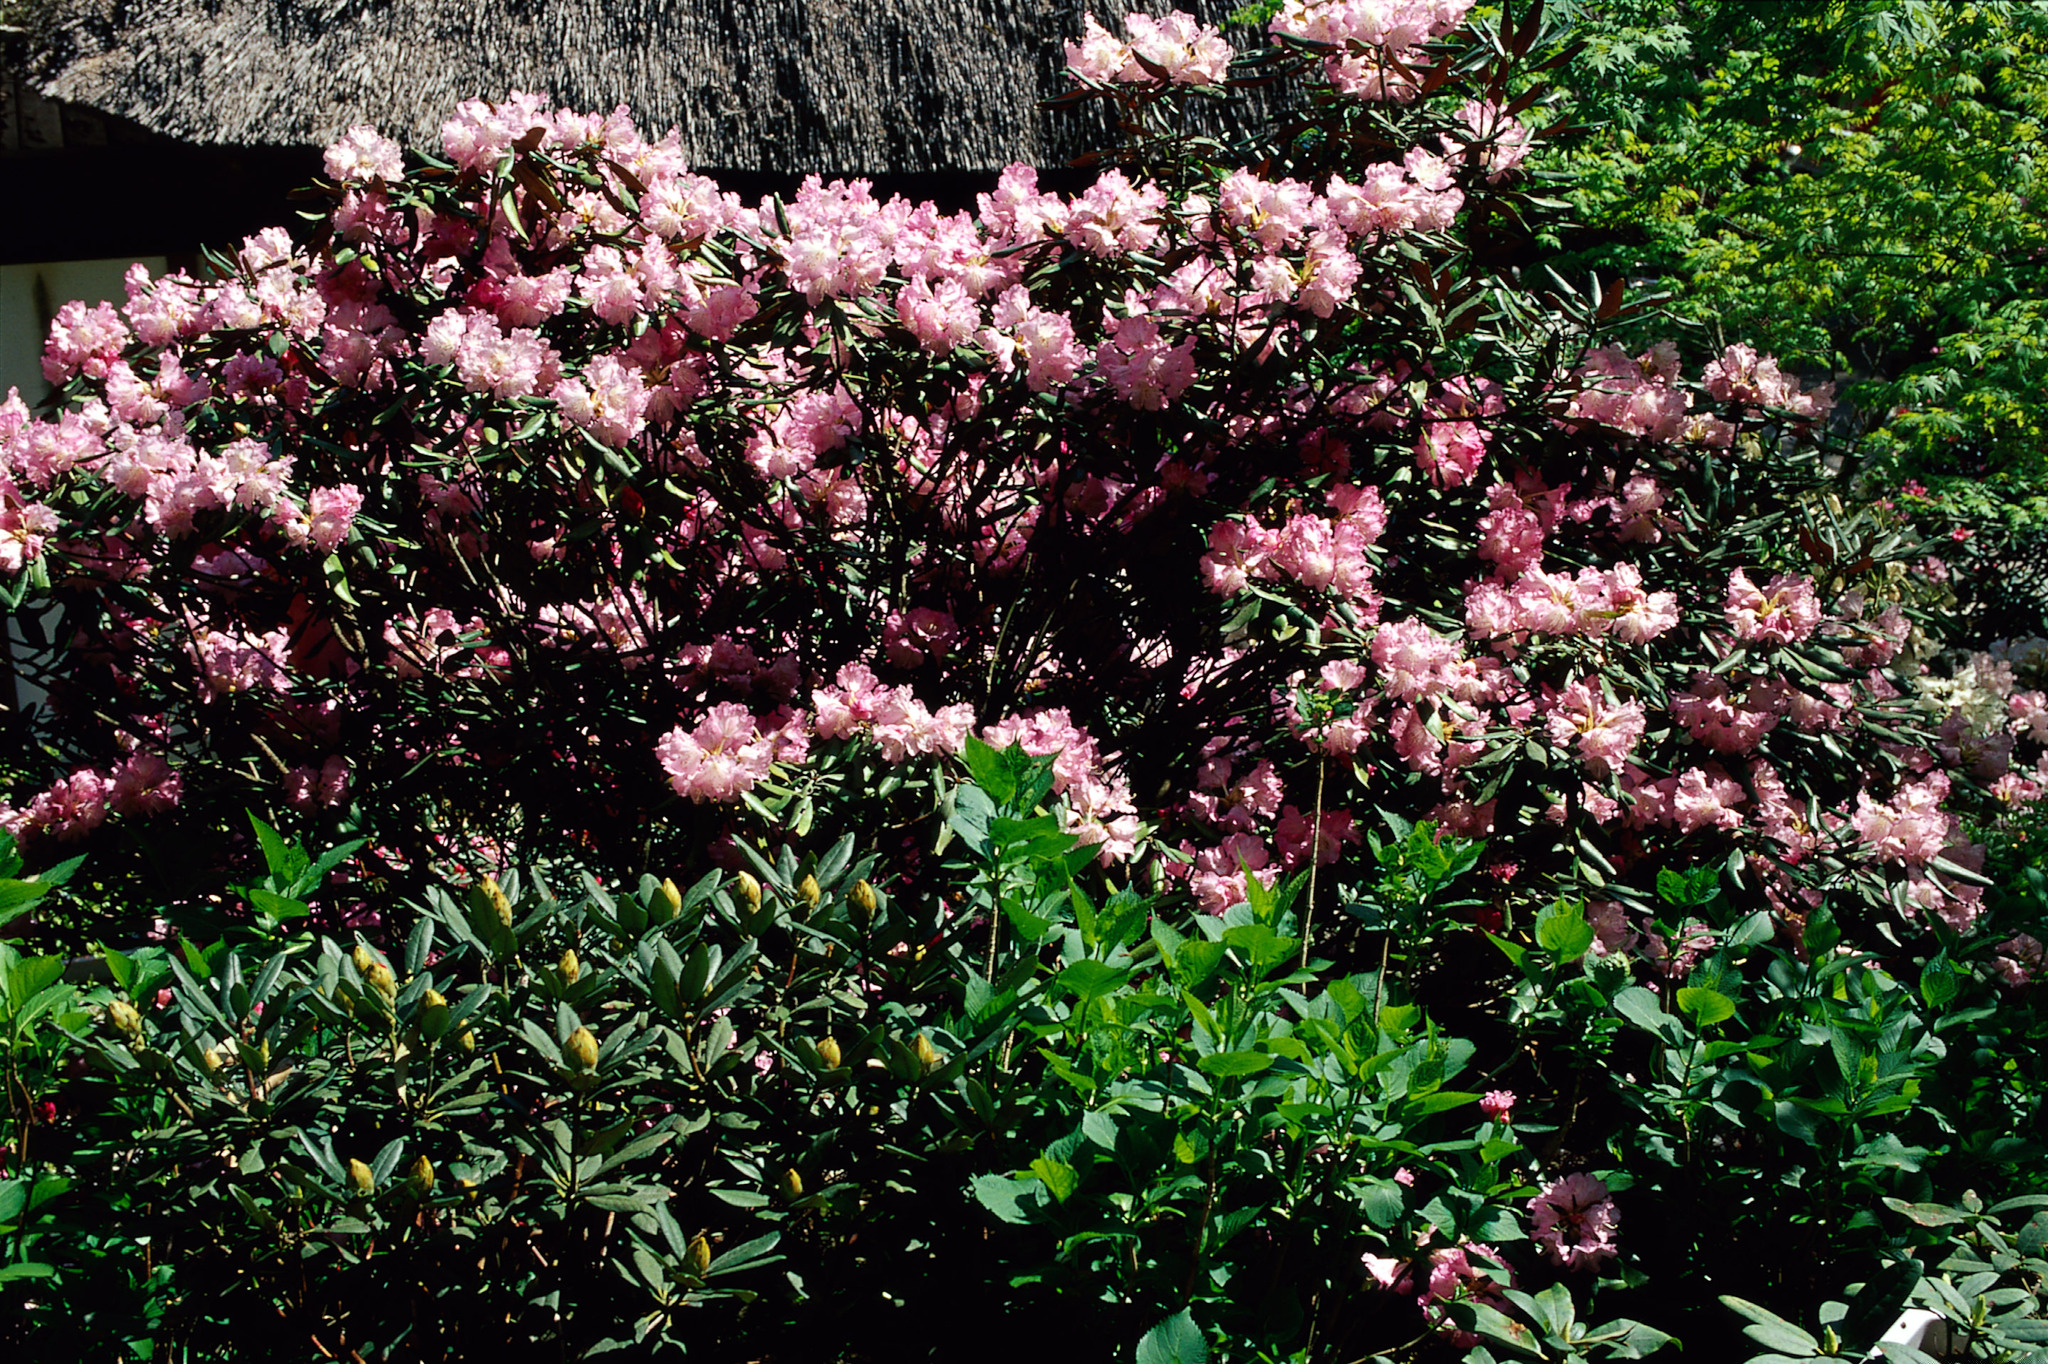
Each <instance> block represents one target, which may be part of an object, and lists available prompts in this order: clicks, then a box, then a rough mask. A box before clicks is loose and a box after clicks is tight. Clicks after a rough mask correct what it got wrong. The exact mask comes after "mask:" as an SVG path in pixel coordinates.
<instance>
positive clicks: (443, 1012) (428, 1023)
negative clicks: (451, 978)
mask: <svg viewBox="0 0 2048 1364" xmlns="http://www.w3.org/2000/svg"><path fill="white" fill-rule="evenodd" d="M419 1024H420V1035H421V1036H423V1037H425V1038H426V1039H427V1040H428V1041H429V1042H438V1041H440V1040H441V1039H442V1038H443V1037H446V1036H447V1035H448V998H447V996H446V995H443V994H442V993H441V992H440V991H439V990H436V989H434V988H432V987H431V986H430V987H428V988H427V989H425V990H422V991H421V992H420V1012H419Z"/></svg>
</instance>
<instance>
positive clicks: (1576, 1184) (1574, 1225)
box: [1529, 1174, 1618, 1269]
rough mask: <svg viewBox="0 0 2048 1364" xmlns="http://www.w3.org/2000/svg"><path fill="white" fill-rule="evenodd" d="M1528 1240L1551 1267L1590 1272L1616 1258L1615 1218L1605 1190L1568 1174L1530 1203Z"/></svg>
mask: <svg viewBox="0 0 2048 1364" xmlns="http://www.w3.org/2000/svg"><path fill="white" fill-rule="evenodd" d="M1529 1214H1530V1227H1529V1235H1530V1239H1532V1240H1534V1241H1535V1242H1536V1246H1537V1249H1539V1250H1540V1251H1542V1252H1543V1255H1544V1258H1546V1259H1548V1260H1549V1261H1550V1262H1551V1263H1552V1264H1555V1265H1559V1266H1561V1267H1563V1268H1565V1269H1590V1268H1594V1267H1597V1266H1598V1265H1600V1264H1602V1263H1604V1262H1606V1261H1608V1260H1612V1259H1614V1258H1616V1251H1615V1248H1614V1236H1615V1230H1616V1226H1617V1222H1618V1219H1617V1216H1616V1213H1615V1209H1614V1200H1613V1199H1612V1198H1611V1197H1609V1196H1608V1192H1607V1186H1606V1185H1605V1184H1603V1183H1602V1182H1601V1181H1599V1180H1597V1179H1595V1178H1593V1177H1592V1176H1591V1175H1583V1174H1570V1175H1566V1176H1564V1178H1562V1179H1559V1180H1557V1181H1555V1182H1554V1183H1552V1184H1551V1185H1550V1187H1549V1188H1547V1189H1545V1190H1544V1191H1543V1192H1542V1193H1540V1194H1538V1195H1537V1196H1536V1197H1534V1198H1532V1199H1530V1200H1529Z"/></svg>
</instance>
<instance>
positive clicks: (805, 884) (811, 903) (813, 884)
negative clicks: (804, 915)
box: [796, 872, 824, 909]
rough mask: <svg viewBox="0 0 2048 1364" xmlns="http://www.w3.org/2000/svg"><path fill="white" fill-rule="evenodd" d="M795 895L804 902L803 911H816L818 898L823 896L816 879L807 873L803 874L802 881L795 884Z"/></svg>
mask: <svg viewBox="0 0 2048 1364" xmlns="http://www.w3.org/2000/svg"><path fill="white" fill-rule="evenodd" d="M796 893H797V898H798V899H800V900H802V901H803V902H804V908H805V909H816V908H817V907H818V900H819V897H820V896H822V895H823V894H824V892H823V891H821V890H819V889H818V878H817V877H815V876H813V875H811V874H810V873H809V872H805V873H804V879H803V880H801V881H799V882H797V883H796Z"/></svg>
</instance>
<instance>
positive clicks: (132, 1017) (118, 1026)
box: [107, 999, 142, 1037]
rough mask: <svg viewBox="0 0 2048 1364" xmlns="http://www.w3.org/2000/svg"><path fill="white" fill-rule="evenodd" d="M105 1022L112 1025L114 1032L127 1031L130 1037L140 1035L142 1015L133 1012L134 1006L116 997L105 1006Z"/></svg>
mask: <svg viewBox="0 0 2048 1364" xmlns="http://www.w3.org/2000/svg"><path fill="white" fill-rule="evenodd" d="M107 1022H109V1023H111V1024H113V1025H114V1030H115V1031H116V1032H124V1033H127V1034H128V1035H129V1036H130V1037H140V1036H142V1015H141V1014H139V1013H137V1012H135V1006H134V1005H133V1004H130V1003H129V1002H128V1001H127V1000H125V999H117V1000H115V1001H114V1002H113V1003H112V1004H109V1005H108V1006H107Z"/></svg>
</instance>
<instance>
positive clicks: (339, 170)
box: [326, 123, 405, 184]
mask: <svg viewBox="0 0 2048 1364" xmlns="http://www.w3.org/2000/svg"><path fill="white" fill-rule="evenodd" d="M326 163H327V173H328V174H329V175H330V176H332V177H334V178H335V179H336V180H339V181H341V182H342V183H343V184H349V183H357V184H361V183H366V182H369V181H372V180H401V179H403V178H404V177H405V156H404V154H403V153H401V152H400V151H399V149H398V144H397V143H396V142H393V141H392V140H391V139H390V138H388V137H385V136H383V135H382V134H381V133H379V132H378V131H377V130H376V129H375V128H372V127H370V126H369V125H368V124H365V123H357V124H355V125H353V126H351V127H350V128H349V130H348V131H347V132H345V133H343V134H342V135H341V138H340V140H339V141H336V142H334V143H332V144H330V145H329V146H328V148H327V154H326Z"/></svg>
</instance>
